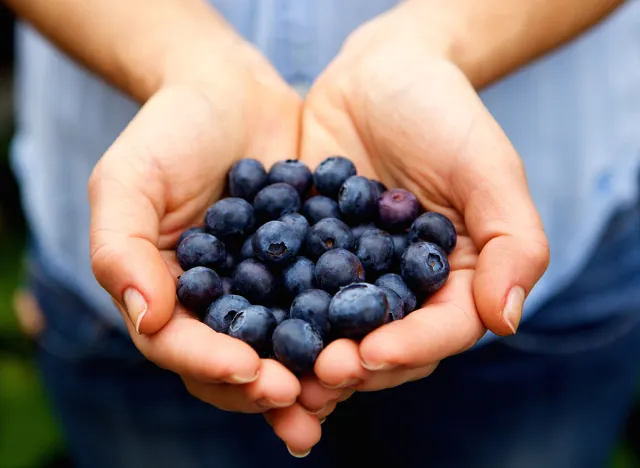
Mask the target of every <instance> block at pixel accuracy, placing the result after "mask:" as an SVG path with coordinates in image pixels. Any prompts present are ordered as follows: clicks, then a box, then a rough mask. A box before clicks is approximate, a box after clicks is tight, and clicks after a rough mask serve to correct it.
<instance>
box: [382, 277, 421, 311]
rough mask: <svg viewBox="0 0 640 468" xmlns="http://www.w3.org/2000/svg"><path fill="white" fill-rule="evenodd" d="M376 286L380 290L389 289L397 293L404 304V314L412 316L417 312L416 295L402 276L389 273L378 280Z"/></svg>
mask: <svg viewBox="0 0 640 468" xmlns="http://www.w3.org/2000/svg"><path fill="white" fill-rule="evenodd" d="M375 284H376V286H378V287H380V288H389V289H391V290H393V291H395V292H396V294H397V295H398V296H400V299H402V302H403V303H404V314H405V315H407V314H410V313H411V312H413V311H414V310H416V305H417V302H418V301H417V299H416V295H415V294H414V293H413V291H411V289H409V286H407V285H406V283H405V282H404V280H403V279H402V277H401V276H400V275H396V274H395V273H387V274H386V275H382V276H381V277H380V278H378V279H377V280H376V283H375Z"/></svg>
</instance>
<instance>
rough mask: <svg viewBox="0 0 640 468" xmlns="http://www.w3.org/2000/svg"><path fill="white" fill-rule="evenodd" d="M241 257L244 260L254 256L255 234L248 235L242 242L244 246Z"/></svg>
mask: <svg viewBox="0 0 640 468" xmlns="http://www.w3.org/2000/svg"><path fill="white" fill-rule="evenodd" d="M240 258H241V259H242V260H246V259H248V258H253V234H252V235H250V236H249V237H247V238H246V239H245V241H244V243H243V244H242V248H241V249H240Z"/></svg>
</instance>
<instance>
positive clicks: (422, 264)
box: [401, 242, 449, 296]
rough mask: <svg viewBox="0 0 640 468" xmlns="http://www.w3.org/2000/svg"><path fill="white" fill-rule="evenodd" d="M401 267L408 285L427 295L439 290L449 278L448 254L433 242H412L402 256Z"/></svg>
mask: <svg viewBox="0 0 640 468" xmlns="http://www.w3.org/2000/svg"><path fill="white" fill-rule="evenodd" d="M401 268H402V278H403V279H404V281H405V283H406V284H407V286H409V287H410V288H411V289H412V290H413V291H416V292H417V291H419V292H421V293H423V294H424V295H426V296H429V295H431V294H434V293H435V292H436V291H438V290H439V289H440V288H441V287H442V286H444V284H445V283H446V282H447V279H448V278H449V260H448V259H447V255H446V254H445V253H444V250H442V248H441V247H440V246H439V245H437V244H433V243H431V242H417V243H415V244H411V245H410V246H409V247H408V248H407V250H406V251H405V253H404V255H403V256H402V265H401Z"/></svg>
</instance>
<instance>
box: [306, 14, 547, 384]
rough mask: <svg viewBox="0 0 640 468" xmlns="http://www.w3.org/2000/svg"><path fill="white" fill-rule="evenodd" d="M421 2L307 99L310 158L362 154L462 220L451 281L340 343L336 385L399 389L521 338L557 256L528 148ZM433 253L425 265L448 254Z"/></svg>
mask: <svg viewBox="0 0 640 468" xmlns="http://www.w3.org/2000/svg"><path fill="white" fill-rule="evenodd" d="M418 3H420V2H407V4H406V5H403V6H400V7H398V8H397V9H395V10H393V11H391V12H389V13H387V14H385V15H382V16H381V17H379V18H377V19H375V20H374V21H372V22H370V23H368V24H367V25H364V26H363V27H361V28H360V29H359V30H358V31H356V32H355V33H354V34H353V35H352V37H351V38H349V39H348V40H347V42H346V43H345V46H344V48H343V50H342V52H341V54H340V55H339V56H338V57H337V58H336V59H335V60H334V62H333V63H332V64H330V66H329V67H328V68H327V70H326V71H325V72H324V74H323V75H322V76H321V77H320V78H319V79H318V80H317V82H316V84H315V85H314V87H313V88H312V89H311V91H310V93H309V95H308V97H307V100H306V104H305V109H304V118H303V137H302V138H303V139H302V159H301V160H302V161H304V162H306V163H307V164H308V165H309V166H310V167H311V168H315V167H316V166H317V165H318V163H320V161H322V160H323V159H324V158H325V157H327V156H328V155H332V154H345V155H348V156H349V158H350V159H351V160H352V161H354V163H355V165H356V166H357V170H358V173H359V174H362V175H364V176H367V177H370V178H374V179H379V180H381V181H382V182H383V183H385V184H386V185H388V186H390V187H404V188H407V189H409V190H410V191H411V192H413V193H415V194H416V195H417V197H418V199H419V201H420V203H421V204H422V205H423V206H424V207H425V208H426V209H427V210H429V211H433V212H438V213H442V214H444V215H445V216H446V217H447V218H449V219H451V220H452V221H453V224H454V225H455V230H456V231H457V234H458V236H457V245H456V247H455V250H454V251H453V252H452V254H451V256H450V257H449V262H450V267H451V273H450V276H449V278H448V281H447V283H446V284H445V285H444V287H443V288H442V289H441V290H439V291H438V292H437V293H436V294H435V295H433V296H431V297H429V299H428V301H427V302H426V304H424V306H423V307H422V308H421V309H420V310H417V311H415V312H413V313H412V314H410V315H409V316H407V317H406V318H405V319H404V320H401V321H395V322H393V323H390V324H388V325H385V326H384V327H381V328H379V329H377V330H375V331H373V332H372V333H370V334H369V335H367V336H366V337H365V338H364V339H363V340H362V341H361V342H356V341H353V340H347V339H341V340H337V341H335V342H333V343H331V344H330V345H329V346H327V347H326V348H325V349H324V350H323V351H322V353H321V354H320V356H319V357H318V360H317V362H316V365H315V372H316V374H317V376H318V378H319V379H321V381H322V382H323V383H324V384H325V385H326V386H330V387H339V388H353V389H357V390H363V391H372V390H379V389H383V388H389V387H393V386H397V385H400V384H402V383H404V382H408V381H411V380H415V379H419V378H423V377H425V376H427V375H429V374H430V373H431V372H432V371H433V370H434V369H435V367H436V366H437V363H438V362H439V361H440V360H442V359H444V358H446V357H447V356H451V355H453V354H456V353H460V352H462V351H464V350H466V349H469V348H470V347H471V346H473V345H474V344H475V343H476V342H477V340H478V339H480V338H481V337H482V336H483V335H484V333H485V332H486V330H487V329H489V330H491V331H492V332H494V333H496V334H498V335H509V334H513V333H515V331H516V329H517V328H518V324H519V321H520V318H521V314H522V306H523V302H524V300H525V297H526V295H527V294H528V293H529V292H530V291H531V288H532V287H533V286H534V285H535V283H536V282H537V280H538V279H539V278H540V277H541V275H542V274H543V273H544V271H545V269H546V267H547V263H548V260H549V251H548V246H547V240H546V237H545V234H544V231H543V228H542V224H541V221H540V218H539V216H538V213H537V212H536V209H535V207H534V205H533V202H532V200H531V197H530V195H529V192H528V188H527V183H526V178H525V174H524V169H523V166H522V163H521V161H520V159H519V157H518V155H517V153H516V152H515V150H514V148H513V147H512V146H511V144H510V143H509V141H508V139H507V137H506V136H505V135H504V133H503V132H502V130H501V129H500V127H499V125H498V124H497V123H496V122H495V121H494V119H493V118H492V117H491V115H490V114H489V112H488V111H487V109H486V108H485V107H484V106H483V104H482V102H481V100H480V98H479V97H478V95H477V93H476V91H475V89H474V87H473V84H472V83H471V82H470V80H469V78H468V77H467V76H466V75H465V73H464V71H463V70H461V68H460V67H459V66H458V65H457V64H456V63H454V62H453V61H452V59H451V58H450V56H449V55H448V54H449V49H448V48H447V46H448V44H446V43H443V41H442V40H441V38H440V36H439V34H440V33H441V32H443V31H442V30H437V29H430V28H428V27H426V26H423V27H420V28H418V27H414V28H412V27H410V25H411V24H416V18H415V17H414V16H416V15H419V14H420V10H416V4H418ZM418 8H419V7H418ZM442 37H446V35H445V34H444V33H443V34H442ZM425 226H426V227H423V226H420V227H419V229H418V231H421V232H415V233H412V235H413V236H415V237H419V236H420V235H421V234H422V235H424V234H425V233H426V234H428V233H429V220H426V221H425ZM419 245H420V244H414V247H411V248H413V249H414V250H415V251H414V252H412V257H415V258H416V259H420V258H422V260H424V259H425V258H427V257H428V256H429V255H434V252H430V251H426V250H424V249H425V247H424V246H423V247H416V246H419ZM411 248H410V249H411ZM419 263H420V262H417V264H419ZM409 268H411V266H409ZM416 274H417V275H418V276H419V272H416ZM304 393H305V389H304V388H303V393H302V395H304Z"/></svg>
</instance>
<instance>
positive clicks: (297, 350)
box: [273, 319, 323, 375]
mask: <svg viewBox="0 0 640 468" xmlns="http://www.w3.org/2000/svg"><path fill="white" fill-rule="evenodd" d="M322 348H323V342H322V337H321V336H320V335H319V334H318V332H317V331H316V330H315V329H314V328H313V327H312V326H311V325H309V324H308V323H307V322H305V321H304V320H300V319H288V320H285V321H284V322H282V323H281V324H280V325H278V326H277V327H276V329H275V331H274V332H273V352H274V354H275V356H276V359H277V360H278V361H279V362H281V363H282V364H283V365H284V366H285V367H286V368H287V369H289V370H290V371H291V372H293V373H294V374H296V375H302V374H306V373H309V372H312V371H313V366H314V364H315V363H316V359H317V358H318V355H319V354H320V351H322Z"/></svg>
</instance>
